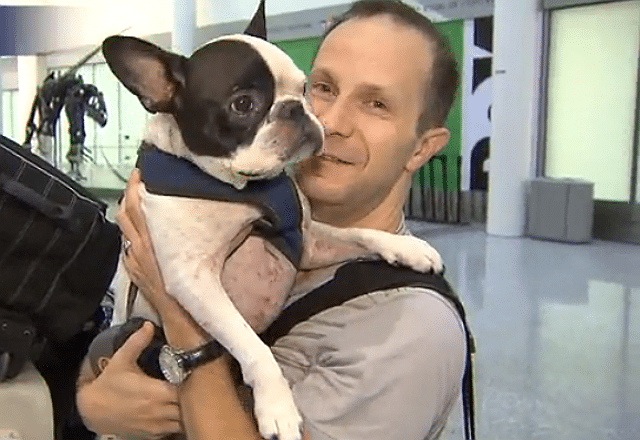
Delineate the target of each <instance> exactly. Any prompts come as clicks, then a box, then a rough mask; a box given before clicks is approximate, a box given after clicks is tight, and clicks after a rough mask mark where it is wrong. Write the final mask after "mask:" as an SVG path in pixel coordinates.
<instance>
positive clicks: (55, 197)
mask: <svg viewBox="0 0 640 440" xmlns="http://www.w3.org/2000/svg"><path fill="white" fill-rule="evenodd" d="M105 212H106V205H105V204H104V203H103V202H101V201H99V200H97V199H96V198H95V197H94V196H92V195H91V194H90V193H89V192H88V191H87V190H86V189H85V188H83V187H82V186H80V185H79V184H78V183H76V182H75V181H73V180H72V179H71V178H69V177H68V176H66V175H65V174H64V173H62V172H60V171H59V170H57V169H56V168H54V167H53V166H52V165H50V164H49V163H48V162H46V161H44V160H43V159H41V158H40V157H38V156H36V155H34V154H32V153H31V152H29V151H28V150H26V149H24V148H22V147H21V146H20V145H18V144H17V143H15V142H13V141H11V140H10V139H8V138H6V137H4V136H2V135H0V381H2V380H5V379H7V378H11V377H13V376H15V375H17V374H18V373H19V372H20V371H21V369H22V366H23V364H24V362H25V361H27V360H28V359H30V358H31V359H32V360H36V359H35V357H37V356H36V355H37V352H38V351H39V347H42V346H44V344H43V342H44V341H47V342H48V343H52V344H58V345H59V344H65V343H67V342H69V341H70V340H71V339H72V338H73V337H74V336H77V335H78V333H80V332H81V331H82V330H83V326H84V325H85V324H86V323H87V322H88V321H89V320H90V319H91V318H92V316H93V315H94V313H95V312H96V310H98V309H99V304H100V301H101V300H102V298H103V296H104V295H105V292H106V290H107V288H108V286H109V283H110V282H111V279H112V277H113V274H114V273H115V269H116V265H117V261H118V254H119V249H120V234H119V232H118V228H117V226H116V225H115V224H114V223H111V222H110V221H108V220H107V219H106V217H105Z"/></svg>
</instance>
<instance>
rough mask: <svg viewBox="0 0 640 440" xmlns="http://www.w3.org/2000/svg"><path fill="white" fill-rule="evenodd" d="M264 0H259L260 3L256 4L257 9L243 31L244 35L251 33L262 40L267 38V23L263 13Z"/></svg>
mask: <svg viewBox="0 0 640 440" xmlns="http://www.w3.org/2000/svg"><path fill="white" fill-rule="evenodd" d="M264 1H265V0H260V4H259V5H258V9H257V10H256V12H255V14H253V18H252V19H251V22H250V23H249V25H248V26H247V28H246V29H245V31H244V33H245V34H246V35H251V36H253V37H258V38H262V39H263V40H266V39H267V24H266V18H265V13H264Z"/></svg>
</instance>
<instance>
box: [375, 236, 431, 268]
mask: <svg viewBox="0 0 640 440" xmlns="http://www.w3.org/2000/svg"><path fill="white" fill-rule="evenodd" d="M379 252H380V256H381V257H382V258H383V259H384V260H385V261H387V262H388V263H392V264H400V265H403V266H408V267H410V268H411V269H413V270H417V271H419V272H429V271H434V272H437V273H440V272H442V258H441V257H440V254H439V253H438V251H437V250H435V249H434V248H433V247H431V246H430V245H429V243H427V242H426V241H424V240H421V239H419V238H416V237H411V236H406V235H396V236H393V238H392V239H391V240H390V243H389V245H388V246H383V247H382V248H381V249H380V250H379Z"/></svg>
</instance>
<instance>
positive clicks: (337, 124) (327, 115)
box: [314, 97, 353, 137]
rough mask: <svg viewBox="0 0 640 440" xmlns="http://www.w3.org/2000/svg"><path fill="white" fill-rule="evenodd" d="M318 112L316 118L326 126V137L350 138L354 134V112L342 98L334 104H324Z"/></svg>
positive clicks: (334, 101)
mask: <svg viewBox="0 0 640 440" xmlns="http://www.w3.org/2000/svg"><path fill="white" fill-rule="evenodd" d="M314 110H316V116H317V117H318V119H319V120H320V122H321V123H322V125H323V126H324V134H325V136H331V135H339V136H343V137H349V136H351V134H352V133H353V111H352V110H350V108H349V104H348V102H346V101H345V100H341V99H340V97H338V98H336V99H335V100H333V102H329V103H323V104H321V105H320V106H319V107H318V108H317V109H316V106H315V105H314Z"/></svg>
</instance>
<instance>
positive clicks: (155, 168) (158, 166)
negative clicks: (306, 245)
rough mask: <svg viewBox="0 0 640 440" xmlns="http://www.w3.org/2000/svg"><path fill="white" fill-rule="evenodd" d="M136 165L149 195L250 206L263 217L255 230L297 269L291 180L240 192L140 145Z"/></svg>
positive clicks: (298, 211)
mask: <svg viewBox="0 0 640 440" xmlns="http://www.w3.org/2000/svg"><path fill="white" fill-rule="evenodd" d="M136 166H137V167H138V168H139V169H140V173H141V177H142V181H143V182H144V184H145V187H146V189H147V191H149V192H150V193H152V194H159V195H167V196H180V197H192V198H198V199H207V200H219V201H224V202H237V203H250V204H252V205H255V206H257V207H258V208H260V210H261V211H262V213H263V217H262V218H260V219H259V220H257V221H256V222H255V223H254V231H255V233H257V234H258V235H260V236H262V237H264V238H265V239H267V240H268V241H270V242H271V243H272V244H273V245H274V246H275V247H276V248H278V250H280V252H282V253H283V254H284V255H285V256H286V257H287V258H288V259H289V260H290V261H291V263H293V265H294V266H295V267H296V268H298V267H299V264H300V260H301V258H302V206H301V203H300V200H299V198H298V192H297V191H296V188H295V185H294V183H293V181H292V180H291V178H289V177H288V176H287V175H286V174H285V173H282V174H280V175H279V176H277V177H274V178H271V179H261V180H251V181H249V182H247V185H246V187H245V188H243V189H237V188H236V187H234V186H233V185H230V184H228V183H226V182H223V181H221V180H219V179H217V178H215V177H213V176H211V175H209V174H207V173H205V172H204V171H202V170H201V169H200V168H198V167H197V166H196V165H194V164H193V163H192V162H190V161H188V160H186V159H183V158H180V157H177V156H174V155H172V154H169V153H165V152H164V151H161V150H159V149H158V148H157V147H156V146H155V145H153V144H149V143H147V142H143V143H142V146H141V148H140V152H139V155H138V163H137V164H136Z"/></svg>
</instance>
